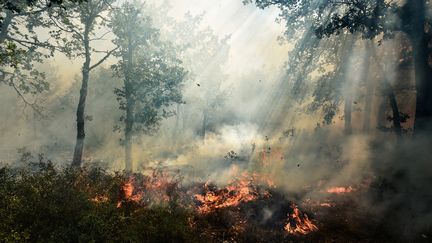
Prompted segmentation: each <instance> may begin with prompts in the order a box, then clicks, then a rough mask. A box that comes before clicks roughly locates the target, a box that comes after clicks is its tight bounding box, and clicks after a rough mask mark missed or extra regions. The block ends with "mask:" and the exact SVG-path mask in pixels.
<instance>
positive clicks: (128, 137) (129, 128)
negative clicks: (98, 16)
mask: <svg viewBox="0 0 432 243" xmlns="http://www.w3.org/2000/svg"><path fill="white" fill-rule="evenodd" d="M133 52H134V50H133V46H132V43H131V37H129V43H128V52H127V57H126V58H124V59H126V65H127V66H126V68H125V71H126V73H125V75H124V76H125V80H124V88H125V98H126V119H125V169H126V171H133V159H132V136H133V125H134V114H133V110H134V106H135V102H134V99H133V96H132V92H133V90H132V89H133V87H132V83H131V81H132V77H131V73H132V69H133Z"/></svg>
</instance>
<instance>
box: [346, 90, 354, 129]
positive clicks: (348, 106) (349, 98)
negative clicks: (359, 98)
mask: <svg viewBox="0 0 432 243" xmlns="http://www.w3.org/2000/svg"><path fill="white" fill-rule="evenodd" d="M352 102H353V100H352V96H351V95H349V94H348V95H346V96H345V105H344V117H345V134H347V135H348V134H351V133H352V127H351V114H352Z"/></svg>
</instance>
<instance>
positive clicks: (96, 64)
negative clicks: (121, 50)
mask: <svg viewBox="0 0 432 243" xmlns="http://www.w3.org/2000/svg"><path fill="white" fill-rule="evenodd" d="M117 49H118V47H116V48H114V49H112V50H111V51H109V52H107V54H106V55H105V56H104V57H103V58H102V59H100V60H99V61H98V62H97V63H95V64H94V65H92V66H91V67H90V68H89V71H90V70H92V69H94V68H96V67H97V66H99V65H101V64H102V63H103V62H104V61H105V60H106V59H108V57H110V56H111V55H112V54H113V53H114V52H115V51H116V50H117Z"/></svg>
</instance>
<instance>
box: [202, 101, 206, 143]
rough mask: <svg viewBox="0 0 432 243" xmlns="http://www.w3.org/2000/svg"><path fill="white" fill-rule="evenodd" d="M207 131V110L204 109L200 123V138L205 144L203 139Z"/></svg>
mask: <svg viewBox="0 0 432 243" xmlns="http://www.w3.org/2000/svg"><path fill="white" fill-rule="evenodd" d="M206 130H207V110H206V109H204V111H203V121H202V131H201V136H202V140H203V141H204V142H205V137H206V132H207V131H206Z"/></svg>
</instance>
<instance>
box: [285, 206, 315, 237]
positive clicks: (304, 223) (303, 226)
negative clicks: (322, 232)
mask: <svg viewBox="0 0 432 243" xmlns="http://www.w3.org/2000/svg"><path fill="white" fill-rule="evenodd" d="M291 208H292V210H293V211H292V213H289V214H288V222H287V224H286V225H285V227H284V228H285V231H286V232H288V233H290V234H294V235H306V234H308V233H310V232H314V231H317V230H318V227H317V226H316V225H315V224H314V223H313V222H312V221H311V220H310V219H309V217H308V216H307V214H306V213H302V212H300V209H298V207H297V205H295V204H294V203H292V204H291Z"/></svg>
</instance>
